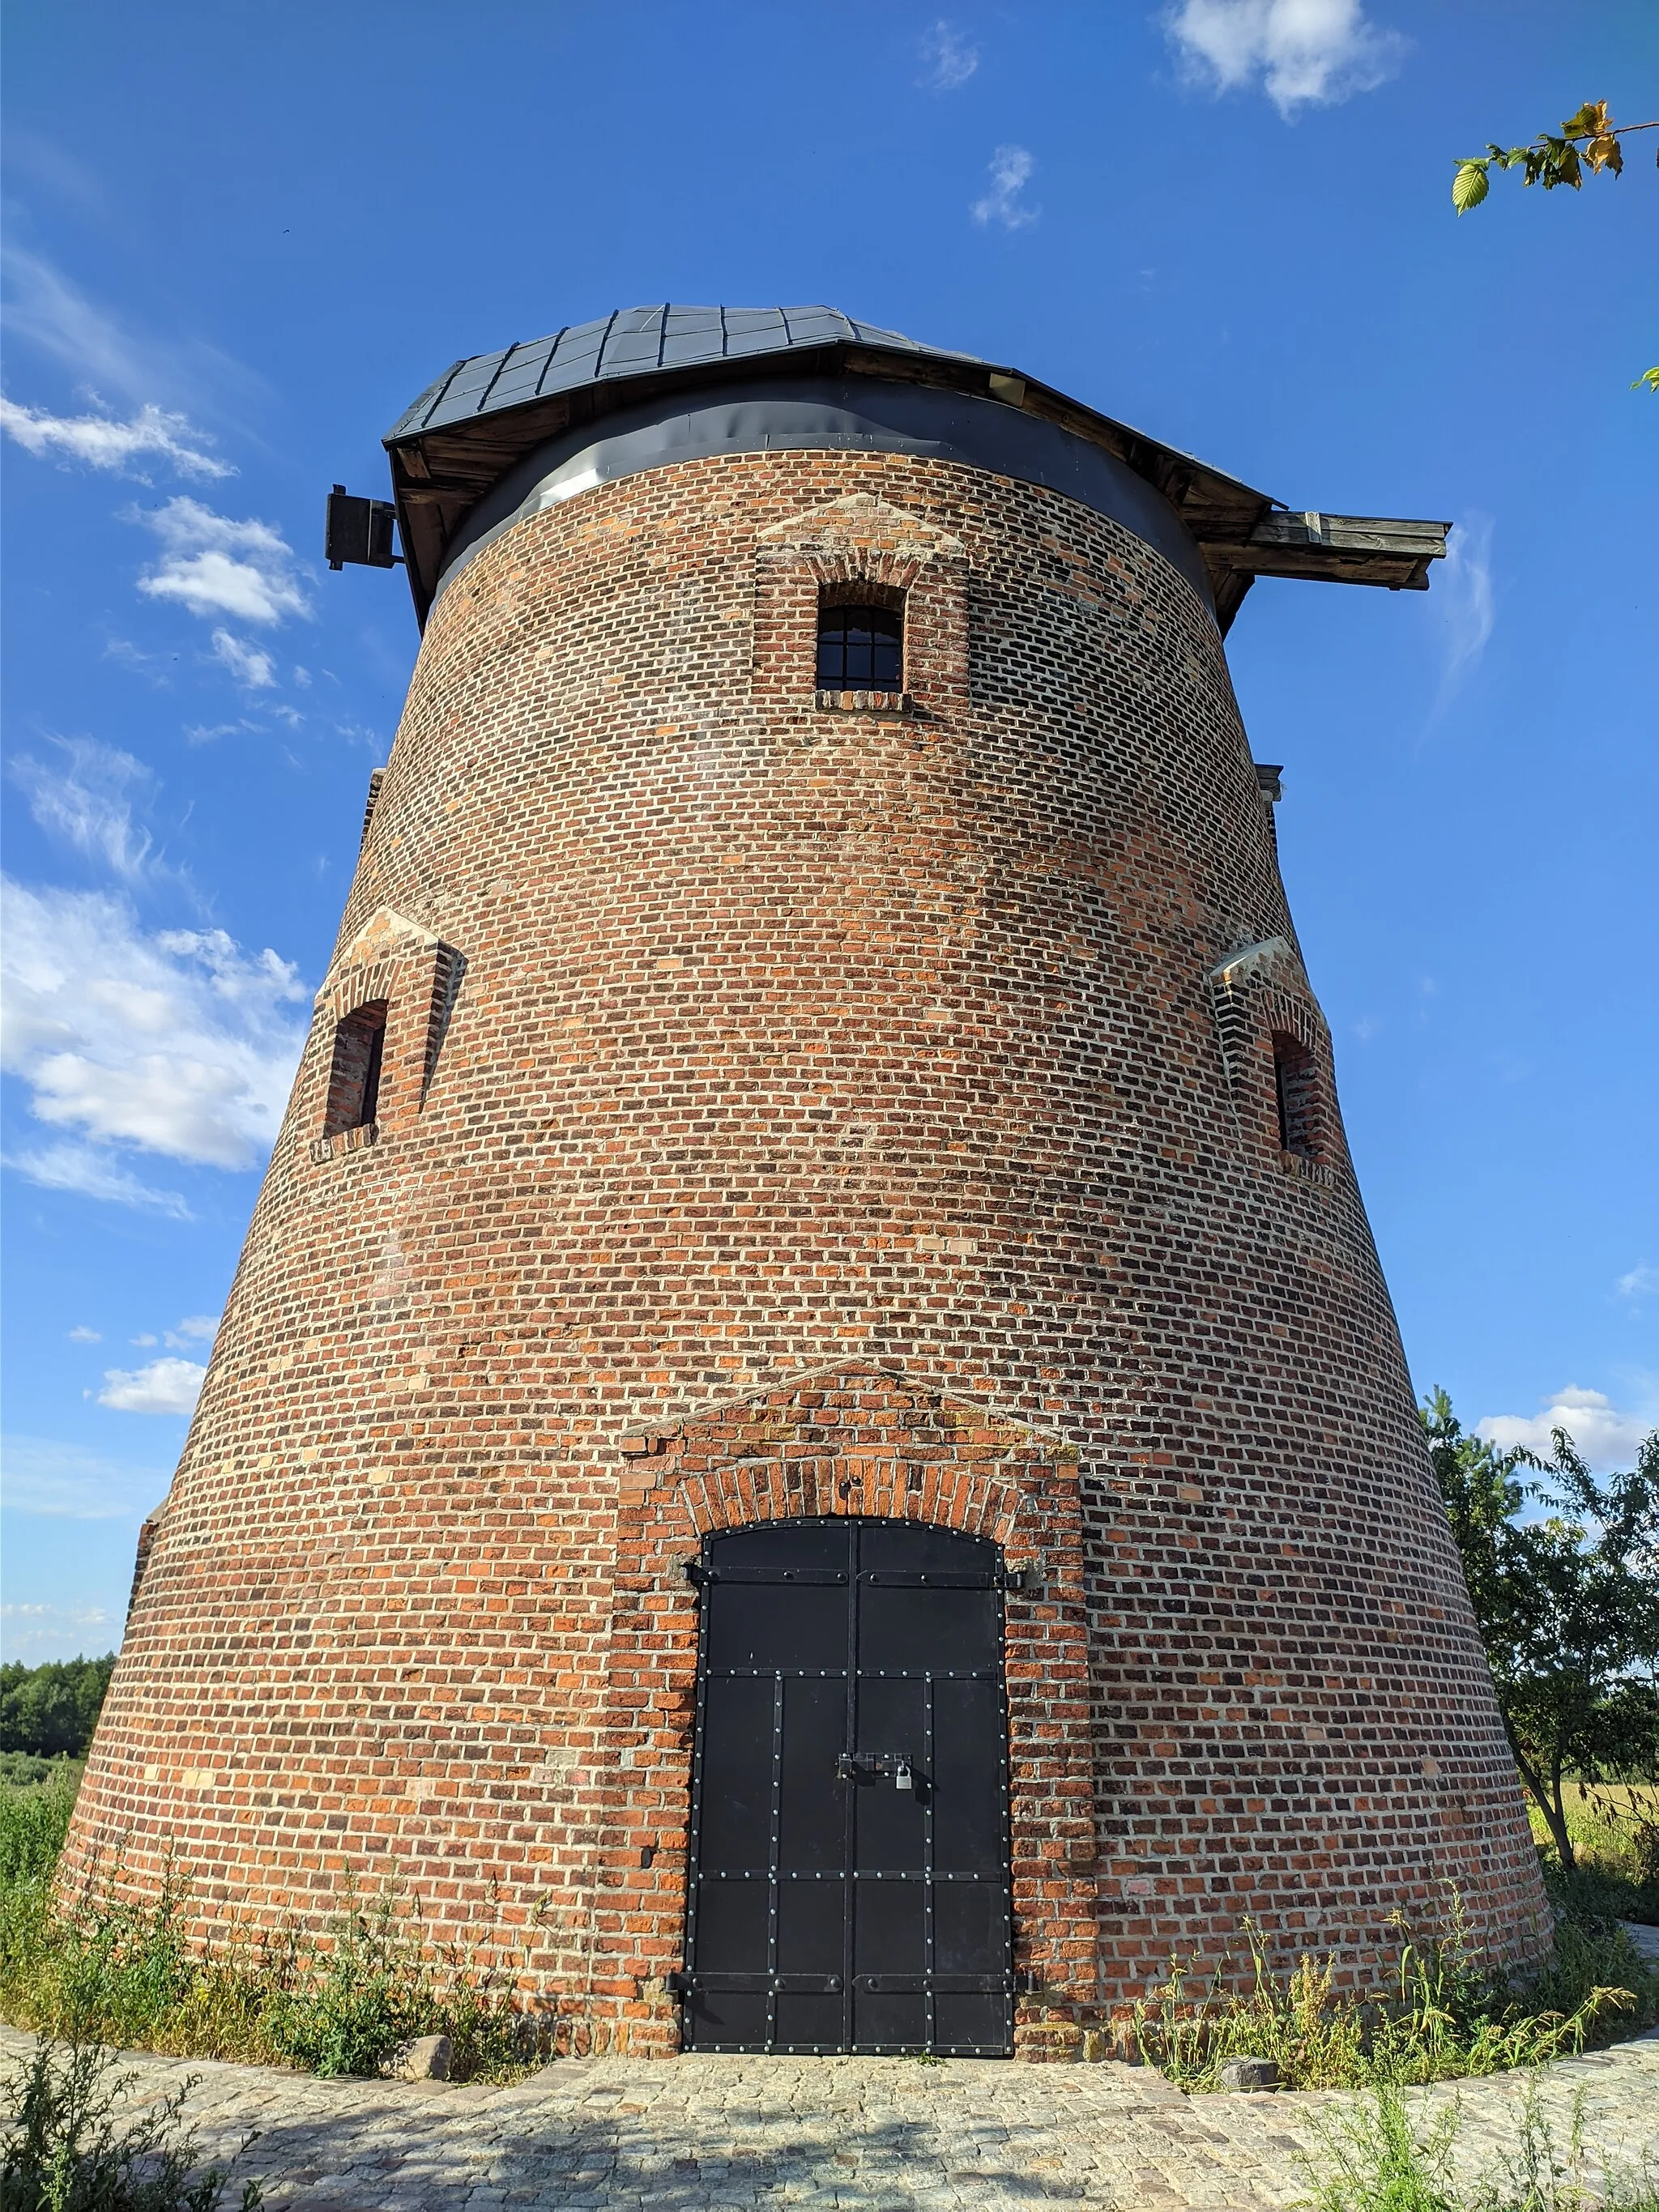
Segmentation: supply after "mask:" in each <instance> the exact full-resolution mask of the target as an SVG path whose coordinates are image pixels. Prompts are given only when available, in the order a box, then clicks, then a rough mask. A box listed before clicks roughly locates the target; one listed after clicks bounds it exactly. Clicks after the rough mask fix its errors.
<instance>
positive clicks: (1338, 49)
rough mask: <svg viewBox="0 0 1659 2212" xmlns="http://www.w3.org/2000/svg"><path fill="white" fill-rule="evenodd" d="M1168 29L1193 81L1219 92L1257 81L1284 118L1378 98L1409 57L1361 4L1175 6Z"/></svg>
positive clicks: (1248, 0) (1217, 1) (1356, 0)
mask: <svg viewBox="0 0 1659 2212" xmlns="http://www.w3.org/2000/svg"><path fill="white" fill-rule="evenodd" d="M1164 29H1165V31H1166V32H1167V33H1168V35H1169V37H1170V42H1171V43H1172V45H1173V46H1175V48H1176V52H1177V53H1178V54H1179V56H1180V58H1181V59H1182V62H1183V63H1184V64H1185V65H1186V68H1187V70H1188V74H1189V75H1191V76H1193V77H1194V78H1195V79H1197V80H1198V81H1199V82H1203V83H1206V84H1208V85H1209V86H1210V87H1211V88H1212V90H1213V91H1215V92H1217V93H1223V92H1237V90H1239V89H1240V88H1241V87H1243V86H1245V85H1249V84H1253V83H1255V82H1257V81H1258V80H1259V81H1260V82H1261V88H1262V89H1263V91H1264V92H1266V94H1267V97H1268V99H1269V100H1272V101H1273V105H1274V106H1275V107H1277V108H1278V110H1279V113H1280V114H1281V115H1283V116H1285V117H1287V118H1288V117H1290V116H1291V115H1293V114H1294V113H1295V112H1296V110H1297V108H1298V107H1302V106H1331V105H1333V104H1334V103H1335V102H1336V101H1339V100H1347V99H1349V98H1351V97H1352V94H1355V93H1357V92H1371V91H1374V90H1375V89H1376V87H1377V86H1378V85H1379V84H1383V83H1384V82H1386V81H1387V80H1388V79H1389V77H1391V76H1393V75H1394V73H1395V70H1397V69H1398V68H1399V66H1400V62H1401V56H1402V55H1403V54H1404V52H1405V51H1406V41H1405V40H1404V39H1402V38H1401V36H1400V34H1399V33H1398V32H1396V31H1389V30H1378V29H1377V28H1376V27H1375V25H1373V24H1371V23H1369V22H1368V21H1366V19H1365V10H1364V7H1363V6H1362V5H1361V4H1360V0H1178V4H1176V6H1174V7H1171V8H1170V9H1167V10H1166V11H1165V14H1164Z"/></svg>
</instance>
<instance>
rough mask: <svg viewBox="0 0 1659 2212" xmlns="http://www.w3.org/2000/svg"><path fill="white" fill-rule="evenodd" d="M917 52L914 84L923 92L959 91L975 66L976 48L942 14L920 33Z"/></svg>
mask: <svg viewBox="0 0 1659 2212" xmlns="http://www.w3.org/2000/svg"><path fill="white" fill-rule="evenodd" d="M920 52H921V67H922V73H921V76H920V77H919V78H918V79H917V80H916V82H918V83H919V84H920V85H921V87H922V88H923V89H924V90H926V91H927V92H957V91H960V89H961V88H962V87H963V85H964V84H966V83H967V82H968V80H969V77H970V76H972V75H973V74H974V71H975V70H976V69H977V68H978V67H979V48H978V47H977V46H970V45H969V41H968V40H967V39H966V38H964V36H963V33H961V32H960V31H959V30H957V27H956V26H955V24H954V23H949V22H946V21H945V18H944V17H943V16H942V15H941V16H940V18H939V21H938V22H936V23H935V24H934V25H933V28H932V29H931V30H929V31H926V32H924V33H923V34H922V37H921V41H920Z"/></svg>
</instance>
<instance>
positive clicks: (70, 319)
mask: <svg viewBox="0 0 1659 2212" xmlns="http://www.w3.org/2000/svg"><path fill="white" fill-rule="evenodd" d="M4 267H5V278H6V287H7V291H8V293H9V298H8V301H7V305H6V324H7V327H8V329H9V331H10V334H11V336H12V337H13V338H14V339H16V338H22V339H24V340H26V341H27V342H28V343H30V344H33V345H34V346H37V347H39V349H40V351H41V352H42V353H45V354H48V355H50V356H52V359H53V360H55V361H57V362H60V363H61V364H62V365H63V367H64V368H67V369H69V370H70V372H71V373H72V374H73V375H74V376H75V377H76V379H77V380H88V381H90V382H91V383H93V384H94V385H97V386H100V387H102V388H104V389H106V390H108V391H112V392H124V393H125V395H126V396H127V398H129V399H131V400H133V401H135V402H142V401H144V400H147V399H148V398H150V397H151V395H152V394H153V393H154V392H155V390H156V388H157V385H156V379H155V363H154V362H151V361H149V360H147V359H146V358H145V357H144V349H143V348H142V347H140V346H139V345H137V343H135V342H134V341H133V339H132V338H131V337H129V336H128V334H127V333H126V332H125V331H123V330H122V328H121V326H120V325H119V324H118V323H117V322H116V320H115V319H114V317H113V316H112V315H108V314H106V313H105V312H104V311H103V309H102V308H100V307H94V304H93V302H92V301H90V300H88V297H87V295H86V294H85V293H84V292H82V290H81V289H80V287H79V286H78V285H77V284H76V283H73V282H72V281H71V280H70V278H69V277H67V276H64V273H63V271H62V270H60V269H58V268H57V267H56V266H55V265H54V264H52V262H50V261H48V260H47V259H46V257H45V255H44V254H39V253H31V252H28V251H27V249H26V248H24V247H22V246H15V245H11V244H9V245H8V246H7V248H6V252H5V264H4Z"/></svg>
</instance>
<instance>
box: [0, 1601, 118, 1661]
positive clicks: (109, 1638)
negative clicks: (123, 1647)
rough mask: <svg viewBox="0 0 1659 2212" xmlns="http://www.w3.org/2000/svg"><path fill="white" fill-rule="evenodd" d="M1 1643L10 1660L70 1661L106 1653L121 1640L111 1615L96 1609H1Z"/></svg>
mask: <svg viewBox="0 0 1659 2212" xmlns="http://www.w3.org/2000/svg"><path fill="white" fill-rule="evenodd" d="M0 1639H3V1649H4V1652H5V1656H6V1657H7V1658H8V1659H26V1660H27V1661H28V1662H30V1663H31V1664H33V1662H36V1661H37V1660H41V1659H67V1658H72V1657H74V1656H76V1654H77V1653H82V1654H84V1653H86V1652H88V1651H107V1650H110V1649H111V1648H112V1646H113V1645H114V1644H118V1643H119V1642H120V1640H121V1633H120V1628H119V1626H118V1622H117V1620H116V1617H115V1615H114V1614H113V1613H106V1612H105V1611H104V1609H103V1608H102V1607H100V1606H95V1605H74V1606H63V1605H15V1604H12V1603H9V1602H8V1603H7V1604H5V1605H0Z"/></svg>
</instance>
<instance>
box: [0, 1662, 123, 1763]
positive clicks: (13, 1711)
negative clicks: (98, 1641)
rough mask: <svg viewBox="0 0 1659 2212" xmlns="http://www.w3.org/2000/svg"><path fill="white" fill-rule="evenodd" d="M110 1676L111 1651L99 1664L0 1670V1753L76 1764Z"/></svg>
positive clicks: (17, 1666) (55, 1664)
mask: <svg viewBox="0 0 1659 2212" xmlns="http://www.w3.org/2000/svg"><path fill="white" fill-rule="evenodd" d="M114 1671H115V1654H114V1653H113V1652H109V1653H107V1654H106V1656H105V1657H103V1658H102V1659H52V1660H48V1661H47V1662H46V1664H45V1665H44V1666H40V1667H26V1666H24V1665H23V1664H22V1662H21V1661H14V1662H12V1664H11V1665H9V1666H7V1667H0V1751H27V1752H33V1753H34V1754H35V1755H36V1756H37V1757H38V1758H41V1759H56V1758H58V1757H60V1756H64V1755H67V1756H68V1757H69V1758H70V1759H80V1758H82V1756H83V1755H84V1754H85V1752H86V1749H87V1747H88V1744H89V1743H90V1742H91V1741H92V1732H93V1729H94V1728H95V1727H96V1726H97V1725H98V1715H99V1713H100V1711H101V1709H102V1706H103V1703H104V1692H106V1690H107V1689H108V1687H109V1678H110V1676H111V1675H112V1674H113V1673H114Z"/></svg>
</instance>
